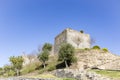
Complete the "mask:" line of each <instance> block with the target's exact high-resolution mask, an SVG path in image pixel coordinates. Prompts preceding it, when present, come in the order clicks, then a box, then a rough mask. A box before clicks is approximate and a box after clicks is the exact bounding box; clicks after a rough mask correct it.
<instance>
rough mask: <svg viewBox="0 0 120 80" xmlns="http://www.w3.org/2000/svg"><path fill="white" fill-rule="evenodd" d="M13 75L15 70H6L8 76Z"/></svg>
mask: <svg viewBox="0 0 120 80" xmlns="http://www.w3.org/2000/svg"><path fill="white" fill-rule="evenodd" d="M15 75H16V72H15V71H13V70H10V71H9V72H8V76H15Z"/></svg>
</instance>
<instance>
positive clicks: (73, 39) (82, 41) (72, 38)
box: [54, 28, 90, 54]
mask: <svg viewBox="0 0 120 80" xmlns="http://www.w3.org/2000/svg"><path fill="white" fill-rule="evenodd" d="M62 43H70V44H71V45H72V46H73V47H75V49H84V48H90V35H89V34H85V33H81V32H79V31H76V30H73V29H70V28H67V29H65V30H64V31H63V32H62V33H60V34H59V35H58V36H56V37H55V42H54V53H55V54H56V53H58V51H59V48H60V45H61V44H62Z"/></svg>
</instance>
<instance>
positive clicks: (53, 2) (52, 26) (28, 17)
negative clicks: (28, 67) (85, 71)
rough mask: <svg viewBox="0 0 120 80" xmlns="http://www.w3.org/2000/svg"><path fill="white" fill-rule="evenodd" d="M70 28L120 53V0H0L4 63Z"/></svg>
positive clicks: (0, 59) (0, 57) (0, 52)
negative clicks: (82, 31)
mask: <svg viewBox="0 0 120 80" xmlns="http://www.w3.org/2000/svg"><path fill="white" fill-rule="evenodd" d="M67 27H70V28H72V29H75V30H78V31H79V30H84V32H85V33H88V34H90V35H91V37H92V38H93V39H95V40H96V44H97V45H99V46H101V47H107V48H108V49H109V50H110V51H111V52H112V53H115V54H118V55H120V35H119V34H120V0H0V66H3V65H5V64H8V61H9V60H8V58H9V57H10V56H13V55H15V56H17V55H21V54H22V53H23V52H25V53H27V54H29V53H31V52H34V51H37V49H38V47H39V46H41V45H42V44H44V43H45V42H50V43H52V44H53V43H54V37H55V36H56V35H57V34H59V33H60V32H61V31H63V30H64V29H65V28H67ZM96 44H94V45H96Z"/></svg>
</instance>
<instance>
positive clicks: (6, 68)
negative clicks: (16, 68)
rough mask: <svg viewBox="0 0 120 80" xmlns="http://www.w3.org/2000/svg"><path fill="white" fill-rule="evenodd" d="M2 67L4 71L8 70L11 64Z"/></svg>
mask: <svg viewBox="0 0 120 80" xmlns="http://www.w3.org/2000/svg"><path fill="white" fill-rule="evenodd" d="M3 69H4V71H5V72H9V71H10V70H11V66H10V65H5V66H4V67H3Z"/></svg>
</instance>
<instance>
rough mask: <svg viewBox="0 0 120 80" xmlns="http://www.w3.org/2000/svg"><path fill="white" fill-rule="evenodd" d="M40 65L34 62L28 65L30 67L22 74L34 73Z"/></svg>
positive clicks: (24, 69)
mask: <svg viewBox="0 0 120 80" xmlns="http://www.w3.org/2000/svg"><path fill="white" fill-rule="evenodd" d="M39 64H40V63H38V62H34V63H31V64H28V65H26V66H25V67H24V68H23V69H22V71H21V73H22V74H27V73H30V72H33V71H35V70H36V69H38V67H39Z"/></svg>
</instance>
